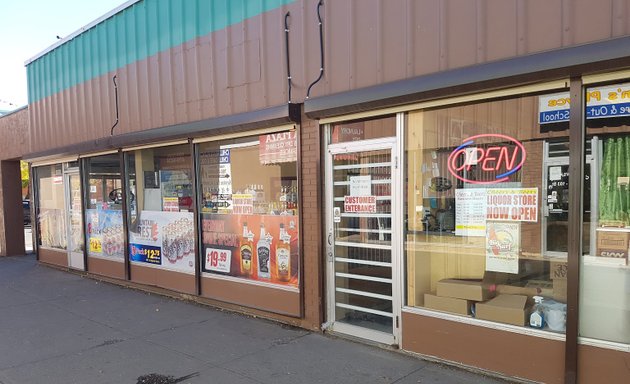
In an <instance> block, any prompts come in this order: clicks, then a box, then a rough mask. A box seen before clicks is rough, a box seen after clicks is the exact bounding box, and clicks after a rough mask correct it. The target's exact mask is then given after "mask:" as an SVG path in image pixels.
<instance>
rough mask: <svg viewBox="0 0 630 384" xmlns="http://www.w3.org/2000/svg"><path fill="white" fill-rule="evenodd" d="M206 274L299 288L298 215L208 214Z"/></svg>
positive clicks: (204, 234) (204, 230)
mask: <svg viewBox="0 0 630 384" xmlns="http://www.w3.org/2000/svg"><path fill="white" fill-rule="evenodd" d="M202 239H203V248H202V252H203V253H202V255H203V265H202V268H203V271H204V272H210V273H217V274H222V275H227V276H233V277H240V278H244V279H248V280H255V281H262V282H268V283H273V284H279V285H284V286H290V287H297V286H298V281H299V277H298V271H299V253H298V251H299V248H298V246H299V245H298V222H297V217H295V216H281V215H222V214H212V213H209V214H204V215H203V219H202Z"/></svg>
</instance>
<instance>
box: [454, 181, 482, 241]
mask: <svg viewBox="0 0 630 384" xmlns="http://www.w3.org/2000/svg"><path fill="white" fill-rule="evenodd" d="M486 201H487V194H486V189H484V188H468V189H457V190H456V191H455V206H456V207H457V214H456V215H455V235H456V236H476V237H484V236H486V212H487V207H486Z"/></svg>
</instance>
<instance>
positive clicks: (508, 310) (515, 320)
mask: <svg viewBox="0 0 630 384" xmlns="http://www.w3.org/2000/svg"><path fill="white" fill-rule="evenodd" d="M531 304H532V303H531V300H530V298H529V297H528V296H525V295H508V294H501V295H498V296H497V297H495V298H494V299H492V300H489V301H487V302H485V303H479V304H477V305H476V306H475V308H476V315H477V318H478V319H482V320H490V321H497V322H500V323H506V324H513V325H521V326H523V325H525V324H527V319H528V315H529V312H530V307H531Z"/></svg>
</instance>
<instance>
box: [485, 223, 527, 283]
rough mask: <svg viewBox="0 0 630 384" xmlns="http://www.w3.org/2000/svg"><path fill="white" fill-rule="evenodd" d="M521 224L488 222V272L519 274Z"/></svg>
mask: <svg viewBox="0 0 630 384" xmlns="http://www.w3.org/2000/svg"><path fill="white" fill-rule="evenodd" d="M520 248H521V224H520V223H506V222H496V221H488V222H486V271H493V272H504V273H518V255H519V251H520Z"/></svg>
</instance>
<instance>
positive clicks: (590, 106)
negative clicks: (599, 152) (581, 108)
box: [538, 83, 630, 124]
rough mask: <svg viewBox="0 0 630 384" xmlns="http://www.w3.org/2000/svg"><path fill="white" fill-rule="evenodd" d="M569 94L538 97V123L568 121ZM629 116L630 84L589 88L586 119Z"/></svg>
mask: <svg viewBox="0 0 630 384" xmlns="http://www.w3.org/2000/svg"><path fill="white" fill-rule="evenodd" d="M570 99H571V97H570V94H569V92H560V93H554V94H550V95H544V96H539V97H538V123H539V124H550V123H557V122H567V121H569V108H570V103H571V100H570ZM621 116H630V83H625V84H614V85H609V86H606V87H593V88H589V90H588V92H587V93H586V118H587V119H606V118H611V117H621Z"/></svg>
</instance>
